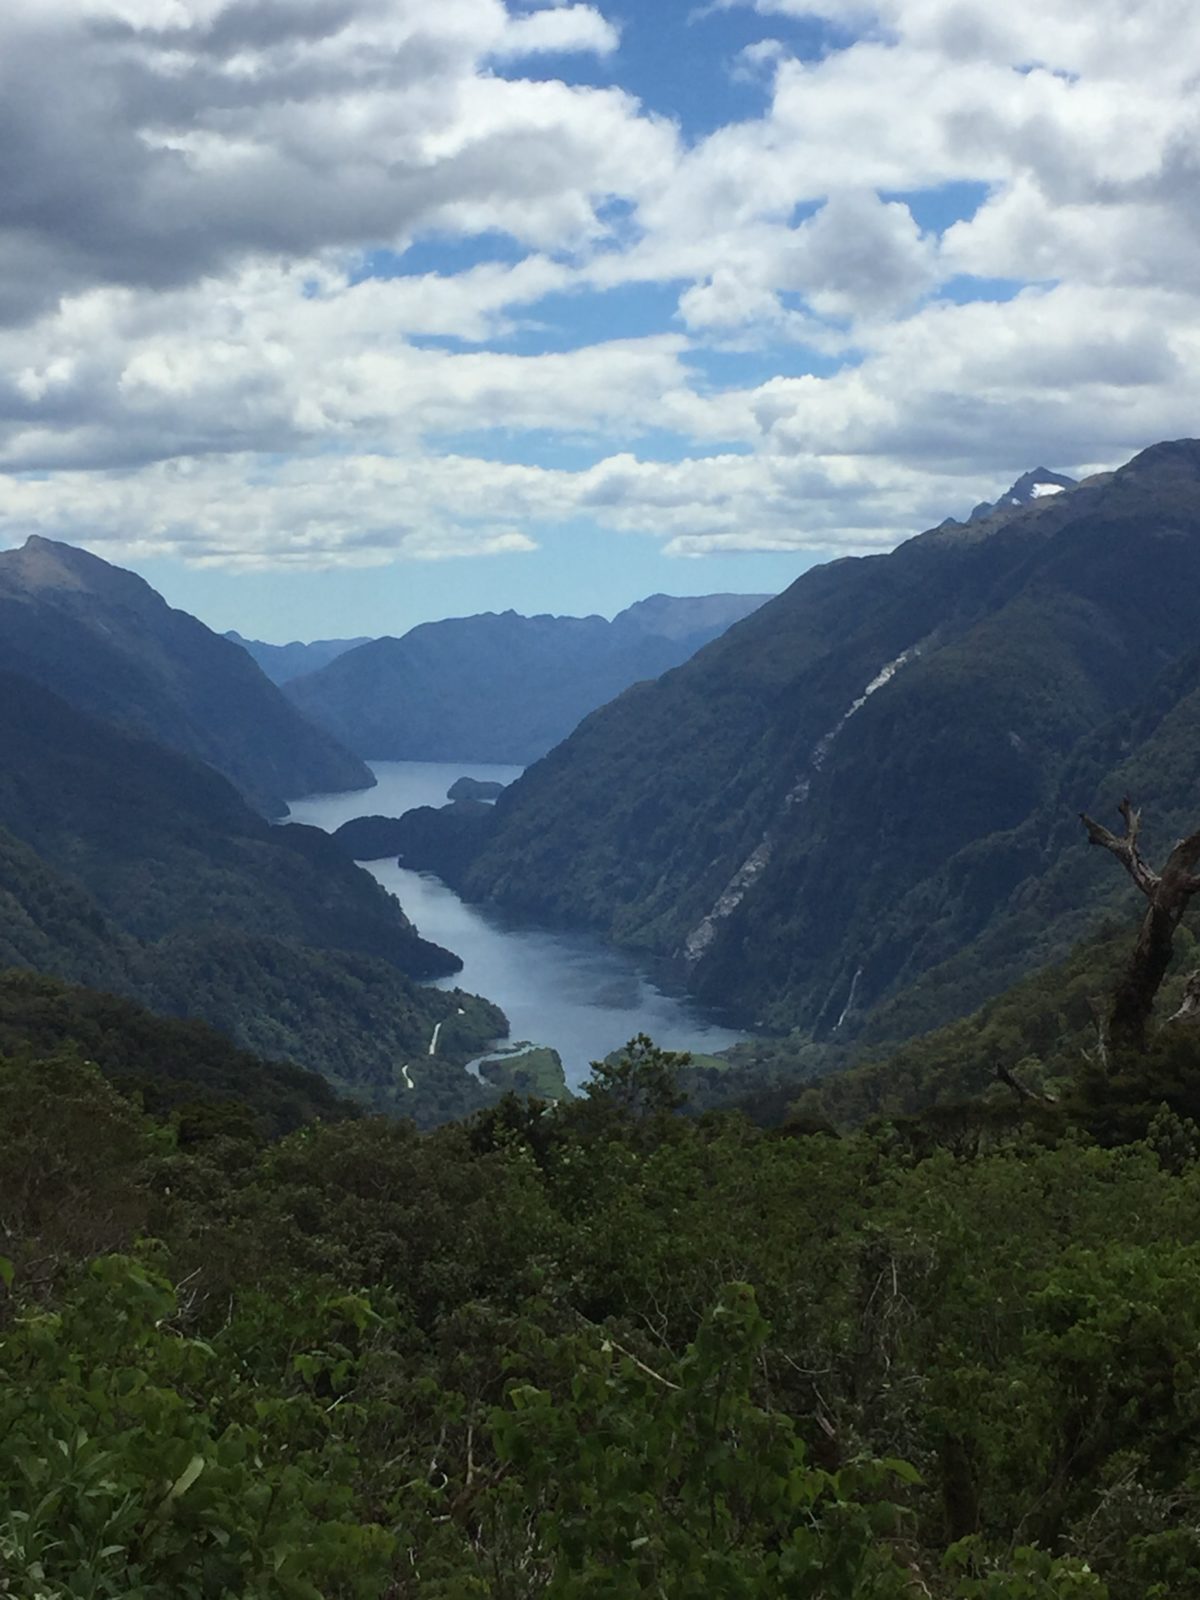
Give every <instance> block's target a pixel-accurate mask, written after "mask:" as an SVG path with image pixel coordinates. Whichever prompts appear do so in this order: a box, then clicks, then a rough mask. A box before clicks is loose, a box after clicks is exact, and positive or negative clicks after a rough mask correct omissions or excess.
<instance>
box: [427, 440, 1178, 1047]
mask: <svg viewBox="0 0 1200 1600" xmlns="http://www.w3.org/2000/svg"><path fill="white" fill-rule="evenodd" d="M1012 498H1013V496H1011V495H1010V496H1004V497H1001V501H1000V502H998V503H997V504H998V506H999V508H1000V509H999V510H994V511H993V513H992V514H991V515H990V516H987V517H981V518H978V519H975V520H974V521H972V522H970V523H969V524H966V525H963V524H944V525H943V526H942V527H941V528H939V529H935V530H933V531H932V532H930V533H927V534H924V535H921V536H919V537H917V538H914V539H911V540H909V541H908V542H907V543H906V544H903V545H901V546H900V547H899V548H898V549H896V550H895V551H893V552H892V553H890V554H888V555H879V556H868V557H863V558H849V559H845V560H840V561H835V562H832V563H830V564H829V565H827V566H823V567H819V568H815V569H813V570H811V571H809V572H807V573H805V574H804V575H803V576H802V577H800V578H799V579H798V580H797V581H796V582H795V583H794V584H793V585H792V586H791V587H790V588H789V589H788V590H787V591H786V592H785V593H784V594H782V595H780V596H779V597H778V598H776V599H774V600H772V601H769V602H768V603H767V604H766V605H764V606H763V607H762V608H761V609H760V610H758V611H756V612H755V613H754V614H753V615H752V616H750V617H747V618H746V619H744V620H743V621H741V622H740V623H738V624H736V625H735V626H734V627H732V628H731V629H730V630H729V631H728V632H727V633H725V634H724V635H723V636H722V637H721V638H719V639H718V640H716V641H714V642H713V643H711V644H709V645H708V646H707V648H705V649H703V650H702V651H701V652H700V653H699V654H698V655H697V656H696V657H695V658H694V659H693V660H691V661H690V662H688V663H687V664H686V665H684V666H681V667H680V668H679V669H678V670H676V671H674V672H672V673H669V674H667V675H666V676H665V677H663V678H661V679H659V680H658V681H657V682H654V683H643V684H639V685H637V686H636V687H634V688H632V689H630V690H628V691H627V692H626V693H625V694H623V695H621V696H620V697H619V698H618V699H617V700H616V701H615V702H613V703H612V704H611V705H608V706H606V707H605V708H604V709H603V710H601V711H598V712H596V713H595V714H594V715H592V716H591V717H589V718H588V719H587V720H586V721H585V722H584V723H583V724H582V725H581V726H580V727H579V728H578V729H577V730H576V732H575V733H574V734H573V735H572V736H571V737H570V738H569V739H567V740H566V741H565V742H564V743H563V744H561V745H560V746H559V747H558V748H557V749H555V750H554V751H552V752H551V753H550V754H549V755H548V756H547V757H546V758H545V759H544V760H542V761H540V762H538V763H537V764H535V765H534V766H532V767H531V768H530V769H529V770H528V771H527V772H526V773H525V774H524V776H523V777H522V778H520V779H519V780H518V781H517V782H516V783H515V784H513V785H512V786H510V788H509V789H507V790H506V791H505V793H504V794H502V795H501V796H500V798H499V800H498V801H497V803H496V806H495V810H494V814H493V817H492V818H491V819H490V821H489V824H488V826H487V827H486V828H485V829H483V830H482V831H481V833H480V838H481V839H482V843H481V844H479V843H476V844H475V845H474V846H473V848H474V851H475V853H474V859H473V860H471V861H469V862H467V863H459V865H458V868H457V881H458V882H459V884H460V885H461V887H462V888H463V889H464V891H465V892H466V893H467V894H468V895H469V896H470V897H473V898H475V899H477V900H484V901H490V902H493V903H497V904H499V905H502V906H504V907H506V908H508V909H510V910H513V911H516V912H519V913H520V914H523V915H526V916H530V917H534V918H538V919H541V920H544V921H551V922H555V923H559V924H566V925H573V926H585V927H589V928H592V929H596V930H598V931H599V932H601V933H602V934H604V935H605V936H607V937H609V938H611V939H614V940H615V941H617V942H618V943H620V944H622V945H624V946H626V947H627V948H630V949H633V950H636V951H640V952H642V953H643V954H645V955H647V956H652V957H655V958H658V959H660V960H663V961H666V962H669V963H671V964H672V965H673V967H674V969H675V971H676V972H677V974H678V975H679V976H680V977H681V979H683V980H684V981H686V982H687V984H688V987H689V988H690V989H691V991H692V992H693V993H694V994H695V995H696V996H698V997H700V998H701V999H703V1000H705V1001H707V1002H710V1003H712V1004H716V1005H723V1006H729V1007H732V1008H733V1009H734V1011H735V1013H736V1014H737V1015H738V1016H739V1017H740V1018H741V1019H744V1020H745V1021H746V1022H747V1023H749V1024H751V1025H758V1026H760V1027H767V1028H790V1029H799V1030H803V1031H804V1032H805V1033H806V1034H808V1035H811V1036H813V1037H816V1038H825V1039H831V1038H834V1037H843V1038H844V1037H847V1036H850V1035H852V1034H854V1033H856V1032H863V1033H867V1034H870V1032H871V1029H872V1028H875V1029H876V1031H878V1030H879V1029H881V1028H883V1027H885V1026H886V1027H887V1028H889V1029H890V1030H891V1032H892V1034H893V1035H894V1036H895V1037H904V1036H906V1035H910V1034H912V1033H915V1032H919V1031H921V1030H922V1029H925V1028H928V1027H931V1026H934V1025H935V1024H936V1023H938V1022H941V1021H943V1020H945V1019H946V1018H947V1017H950V1016H954V1015H958V1014H961V1013H962V1012H963V1011H965V1010H968V1009H970V1008H971V1007H972V1006H974V1005H975V1004H977V1003H978V1002H979V1001H980V1000H981V999H982V998H984V997H985V996H986V995H988V994H990V993H994V992H996V991H997V990H998V989H1000V988H1001V987H1003V986H1004V985H1005V984H1006V983H1008V982H1011V981H1013V979H1015V978H1016V977H1018V976H1019V975H1020V974H1021V973H1022V972H1025V971H1028V970H1030V969H1031V968H1032V967H1033V966H1034V965H1036V964H1038V963H1039V962H1041V961H1044V960H1047V959H1049V958H1051V957H1052V956H1055V955H1058V954H1061V953H1062V952H1063V951H1064V950H1065V949H1066V948H1067V947H1068V946H1069V944H1070V942H1071V941H1072V940H1073V939H1074V938H1075V937H1077V936H1078V935H1079V933H1080V932H1081V931H1082V930H1083V928H1084V927H1085V926H1086V925H1087V922H1088V919H1089V917H1090V916H1092V915H1094V912H1095V910H1096V908H1097V906H1098V905H1100V904H1101V903H1103V902H1104V901H1105V899H1106V898H1111V897H1113V896H1119V895H1121V894H1122V893H1126V892H1127V891H1126V889H1125V886H1124V885H1123V884H1122V883H1121V882H1119V881H1115V879H1114V874H1113V873H1112V872H1111V870H1105V863H1103V862H1100V861H1097V860H1096V859H1095V852H1093V853H1091V854H1090V855H1089V853H1088V851H1087V849H1086V845H1085V843H1084V840H1083V837H1082V832H1081V830H1079V825H1078V822H1077V820H1076V815H1077V813H1078V812H1079V811H1080V810H1081V809H1084V808H1087V809H1089V810H1091V811H1093V812H1095V811H1096V810H1097V808H1099V809H1100V810H1103V809H1104V807H1105V806H1112V805H1115V803H1116V800H1117V799H1118V798H1119V797H1120V794H1121V792H1122V790H1123V787H1124V786H1126V785H1128V786H1129V787H1130V788H1131V789H1133V790H1134V791H1135V792H1136V795H1137V798H1138V799H1139V800H1141V801H1144V803H1145V805H1146V810H1147V837H1148V838H1150V839H1152V840H1153V839H1155V838H1157V841H1158V842H1159V843H1161V842H1162V841H1163V840H1169V838H1170V837H1171V830H1172V829H1173V828H1176V827H1178V826H1180V825H1181V819H1182V818H1184V817H1188V818H1189V819H1190V826H1192V827H1194V826H1195V821H1196V817H1195V812H1196V811H1197V810H1200V788H1198V787H1197V780H1198V779H1200V738H1197V732H1198V729H1197V719H1198V718H1200V658H1198V656H1197V651H1196V644H1197V635H1196V624H1195V594H1196V592H1197V584H1198V582H1200V444H1198V443H1196V442H1194V441H1187V440H1184V441H1178V442H1175V443H1166V444H1161V445H1157V446H1154V447H1153V448H1151V449H1149V450H1147V451H1145V452H1144V453H1143V454H1141V455H1140V456H1138V457H1136V458H1135V459H1134V460H1133V461H1132V462H1130V463H1129V464H1128V465H1127V466H1125V467H1124V468H1122V469H1121V470H1120V471H1118V472H1116V473H1114V474H1106V475H1103V476H1100V477H1097V478H1094V479H1089V480H1087V481H1086V482H1084V483H1083V484H1080V485H1079V486H1077V487H1066V486H1063V487H1062V488H1061V490H1060V492H1058V493H1054V494H1043V495H1038V496H1034V495H1029V496H1028V503H1027V504H1023V505H1019V506H1014V505H1012V504H1011V503H1006V502H1011V500H1012ZM449 820H450V819H448V821H449ZM455 843H456V845H457V844H460V843H461V840H458V839H456V841H455ZM444 856H445V852H444V851H443V858H444ZM407 860H408V864H410V865H420V864H421V861H420V857H419V854H418V855H417V856H415V857H414V855H412V854H410V855H409V857H408V858H407Z"/></svg>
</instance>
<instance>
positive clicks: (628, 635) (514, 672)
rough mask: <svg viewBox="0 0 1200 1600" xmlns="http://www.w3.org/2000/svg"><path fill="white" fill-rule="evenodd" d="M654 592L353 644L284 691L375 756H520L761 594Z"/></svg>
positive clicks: (556, 736)
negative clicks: (609, 612) (589, 609)
mask: <svg viewBox="0 0 1200 1600" xmlns="http://www.w3.org/2000/svg"><path fill="white" fill-rule="evenodd" d="M763 598H764V597H763V596H761V595H702V596H699V597H695V598H684V599H674V598H672V597H670V596H668V595H654V596H652V597H651V598H650V599H648V600H643V601H639V602H638V604H636V605H633V606H630V607H629V608H628V609H627V610H626V611H623V612H621V613H620V614H619V615H618V616H617V617H615V618H614V619H613V621H612V622H607V621H606V620H605V619H604V618H603V617H595V616H593V617H551V616H538V617H522V616H518V615H517V613H516V612H515V611H505V612H503V613H502V614H497V613H494V612H488V613H486V614H484V615H482V616H476V617H458V618H452V619H450V620H448V621H445V622H428V623H424V624H422V625H421V626H420V627H418V628H414V629H413V630H412V631H411V632H410V633H407V634H405V635H404V637H403V638H402V639H376V640H374V641H373V642H372V643H370V644H365V645H361V646H360V647H359V648H358V649H357V650H350V651H347V652H346V653H345V654H344V655H340V656H339V657H338V658H337V660H336V661H334V662H332V663H331V664H330V665H329V666H327V667H324V668H322V670H321V671H319V672H314V673H311V674H309V675H308V676H307V677H303V678H296V679H293V680H292V681H291V682H290V683H289V684H288V685H287V689H286V692H287V694H288V695H289V696H290V697H291V699H292V700H293V702H294V703H295V704H296V705H297V706H299V707H300V709H301V710H302V711H303V712H305V713H306V714H307V715H308V716H310V717H311V718H312V719H313V721H315V722H319V723H321V724H322V725H323V726H324V727H326V728H328V729H329V730H330V731H331V732H332V733H333V734H335V735H336V737H337V738H338V739H340V740H341V741H342V742H343V743H344V744H346V745H347V746H348V747H349V748H350V749H351V750H354V751H356V752H357V753H358V754H359V755H361V756H364V757H366V758H368V759H371V760H391V761H457V760H463V761H489V762H497V763H501V764H507V763H512V764H514V765H518V766H521V765H524V764H526V763H527V762H530V761H535V760H536V759H537V758H538V757H539V756H542V755H544V754H545V753H546V751H547V750H549V749H551V748H552V746H554V745H556V744H557V743H558V742H559V741H560V740H561V739H564V738H565V737H566V736H567V734H569V733H570V732H571V730H572V729H573V728H574V727H575V726H576V725H577V724H578V723H579V721H580V720H581V719H582V718H583V717H585V716H586V715H587V714H588V712H590V711H594V710H595V708H596V707H597V706H600V705H603V704H604V703H605V702H606V701H608V700H611V699H613V697H614V696H616V695H618V694H620V693H621V691H622V690H623V689H626V688H628V687H629V685H630V684H632V683H637V682H640V681H641V680H642V679H645V678H657V677H658V676H660V675H661V674H662V673H664V672H666V671H667V670H668V669H669V668H671V667H675V666H678V665H679V664H680V662H682V661H686V660H687V659H688V658H689V657H690V656H692V655H694V654H695V652H696V651H697V650H698V649H700V647H701V646H702V645H704V644H707V643H708V641H709V640H711V639H714V638H716V637H717V636H718V635H719V634H720V633H722V632H724V630H725V629H726V628H727V627H729V626H730V624H731V623H733V622H735V621H736V620H737V619H738V618H740V617H744V616H745V615H746V614H747V613H748V612H750V611H753V610H755V609H756V608H757V607H758V606H759V605H761V604H762V601H763Z"/></svg>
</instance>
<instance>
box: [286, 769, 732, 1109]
mask: <svg viewBox="0 0 1200 1600" xmlns="http://www.w3.org/2000/svg"><path fill="white" fill-rule="evenodd" d="M371 770H372V772H373V773H374V775H375V779H376V785H375V787H374V788H373V789H371V790H369V791H367V792H366V793H364V794H353V795H328V796H314V797H310V798H308V799H301V800H293V801H291V802H290V814H291V817H292V818H293V819H294V820H295V821H297V822H302V823H305V824H308V825H311V826H314V827H319V828H324V829H326V830H329V831H332V830H333V829H335V828H337V827H339V826H340V825H341V824H343V823H345V822H348V821H350V820H351V818H353V817H355V816H360V815H369V814H371V813H373V812H375V811H376V810H377V809H378V808H380V807H382V808H383V809H384V810H385V811H387V812H390V813H392V814H395V815H397V816H399V815H401V814H402V813H403V812H405V811H408V810H410V809H412V808H414V807H416V806H422V805H433V806H437V805H441V804H444V803H445V800H446V795H447V792H448V789H449V787H450V786H451V785H452V784H453V783H454V782H455V780H456V779H457V778H458V777H459V776H460V775H461V772H462V765H461V764H458V765H455V764H453V763H450V764H439V763H436V762H399V761H385V762H373V763H371ZM467 771H468V772H469V773H470V775H471V776H472V777H475V778H479V779H482V780H484V781H485V782H498V783H500V784H504V785H507V784H509V783H511V782H512V781H513V780H514V779H515V778H517V777H519V776H520V768H517V767H493V766H488V765H486V764H480V763H471V764H468V766H467ZM366 866H367V869H368V871H370V873H371V874H372V876H373V877H374V878H375V879H376V881H377V882H378V883H380V884H381V885H382V886H383V887H384V888H385V889H387V890H388V891H389V892H390V893H392V894H394V895H395V896H396V897H397V899H398V900H399V901H400V903H401V905H403V906H404V907H405V909H406V911H407V913H408V915H409V916H410V917H411V918H412V919H413V921H414V923H415V924H416V926H417V927H418V928H420V929H421V931H422V934H423V936H424V937H425V938H427V939H430V940H432V941H433V942H434V943H436V944H438V945H444V946H446V947H447V948H449V949H451V950H453V951H454V952H455V954H456V955H457V956H459V957H460V958H461V960H462V970H461V971H460V972H459V973H457V974H456V975H455V976H454V978H453V979H439V980H437V981H438V982H439V983H440V984H442V985H445V984H448V983H453V984H454V986H455V987H456V988H465V989H467V990H470V991H472V992H476V993H479V994H484V995H487V996H488V997H489V999H491V1000H492V1001H494V1002H495V1003H496V1004H497V1005H498V1006H499V1007H500V1008H501V1010H502V1011H503V1012H504V1015H505V1016H506V1017H507V1019H508V1026H509V1036H510V1038H511V1039H513V1040H529V1041H531V1042H533V1043H535V1044H538V1045H542V1046H548V1047H549V1048H550V1049H552V1050H554V1051H555V1052H556V1053H557V1055H558V1057H559V1058H560V1060H561V1062H562V1065H563V1069H564V1071H565V1075H566V1081H567V1083H568V1085H569V1086H570V1087H571V1088H573V1089H576V1090H578V1089H579V1087H580V1086H581V1085H582V1083H583V1082H584V1081H585V1080H586V1078H587V1076H588V1073H589V1069H590V1064H591V1062H593V1061H594V1060H597V1059H599V1058H601V1057H604V1056H607V1055H609V1054H610V1053H611V1052H613V1051H616V1050H619V1049H620V1048H621V1046H622V1045H624V1044H625V1043H626V1041H627V1040H629V1039H632V1038H633V1037H634V1036H635V1035H637V1034H639V1033H645V1034H648V1035H650V1036H651V1037H652V1038H653V1039H654V1040H655V1042H656V1043H657V1044H659V1045H660V1046H662V1048H663V1049H666V1050H680V1051H682V1050H686V1051H695V1052H697V1053H699V1054H703V1055H712V1054H714V1053H715V1052H717V1051H720V1050H724V1049H726V1048H727V1047H728V1046H729V1045H732V1044H734V1043H736V1042H737V1041H738V1039H739V1038H741V1035H740V1034H739V1033H737V1032H736V1031H735V1030H733V1029H731V1028H725V1027H722V1026H720V1024H719V1023H717V1022H715V1021H712V1020H710V1019H706V1018H705V1017H704V1016H703V1015H702V1014H701V1013H700V1011H699V1010H698V1009H697V1008H696V1007H694V1006H692V1005H690V1004H689V1003H688V1002H687V1001H686V1000H685V999H682V998H679V997H677V996H673V995H670V994H668V993H665V992H664V991H663V990H662V989H661V988H660V987H658V985H657V984H655V983H654V982H653V981H652V980H651V978H650V976H649V975H648V973H647V970H646V969H645V967H644V965H643V964H640V963H638V962H636V961H634V960H633V959H632V958H631V957H629V956H627V955H624V954H623V953H621V952H619V951H617V950H614V949H613V948H612V947H611V946H608V945H605V944H604V943H602V942H601V941H600V940H599V939H597V938H595V937H594V936H593V935H591V934H587V933H569V932H565V931H563V930H561V929H550V928H538V927H536V926H529V925H523V924H521V923H519V922H518V923H514V922H513V921H512V920H511V919H508V918H505V917H504V916H503V914H502V913H499V912H497V911H494V910H493V911H488V910H487V909H486V908H478V907H475V906H471V905H467V904H466V903H465V902H464V901H463V900H462V899H460V897H459V896H458V895H457V894H456V893H455V892H454V890H453V889H452V888H450V887H448V886H447V885H446V884H444V883H443V882H442V881H441V880H440V879H439V878H437V877H435V876H433V875H432V874H430V873H419V872H413V871H409V870H406V869H405V868H404V867H403V866H401V865H398V864H397V863H396V861H395V860H394V859H393V858H387V859H383V860H378V861H370V862H367V863H366ZM412 1070H413V1071H414V1072H417V1073H418V1074H419V1072H420V1063H417V1064H415V1065H414V1066H413V1069H412Z"/></svg>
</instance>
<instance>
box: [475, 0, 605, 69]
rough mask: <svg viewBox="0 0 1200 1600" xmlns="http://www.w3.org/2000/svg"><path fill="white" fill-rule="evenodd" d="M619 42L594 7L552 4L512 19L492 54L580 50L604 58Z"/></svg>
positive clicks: (515, 54)
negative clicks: (546, 8) (545, 8)
mask: <svg viewBox="0 0 1200 1600" xmlns="http://www.w3.org/2000/svg"><path fill="white" fill-rule="evenodd" d="M620 42H621V35H620V32H619V30H618V29H617V28H615V27H614V26H613V24H612V23H611V22H609V21H608V20H607V19H606V18H605V17H603V16H601V14H600V13H599V12H598V11H597V10H596V8H595V6H586V5H556V6H554V7H553V8H552V9H550V10H541V11H533V12H530V13H529V15H528V16H524V17H514V18H513V19H512V21H511V22H509V24H508V26H507V28H506V29H505V31H504V36H503V38H502V39H501V41H500V43H499V44H498V45H495V46H493V49H492V55H493V56H495V57H498V58H501V59H503V58H507V57H516V56H523V55H540V54H552V53H558V52H567V53H569V52H571V51H576V50H582V51H591V52H594V53H595V54H596V55H602V56H606V55H611V54H612V53H613V51H614V50H616V48H617V47H618V45H619V44H620Z"/></svg>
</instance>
